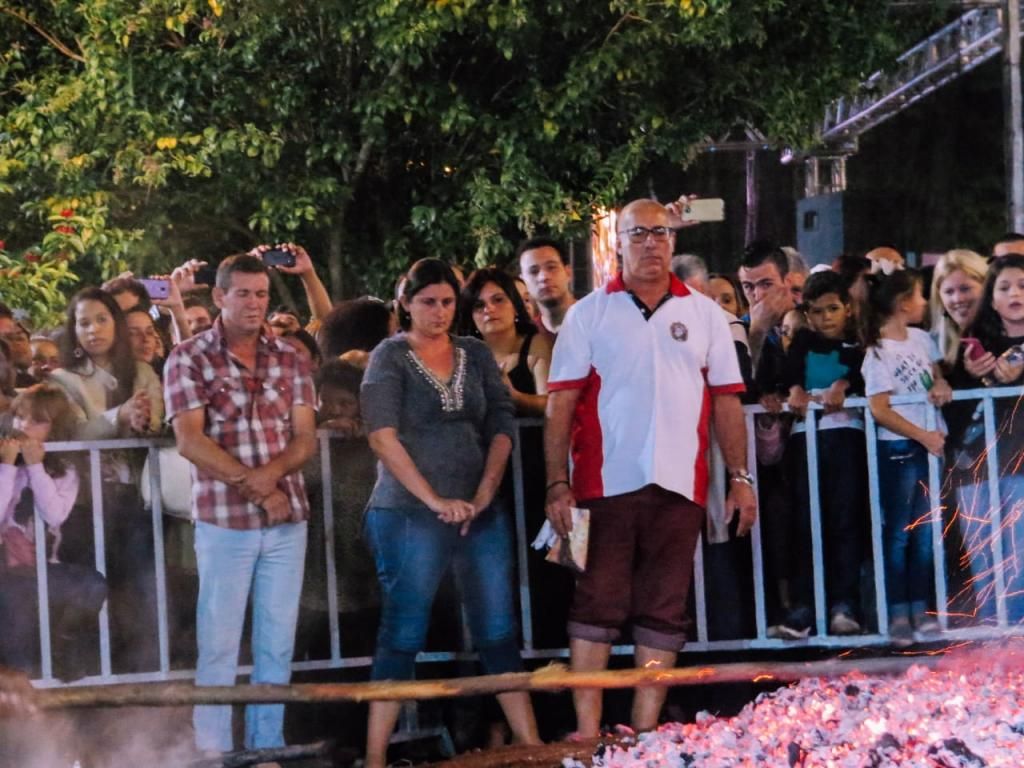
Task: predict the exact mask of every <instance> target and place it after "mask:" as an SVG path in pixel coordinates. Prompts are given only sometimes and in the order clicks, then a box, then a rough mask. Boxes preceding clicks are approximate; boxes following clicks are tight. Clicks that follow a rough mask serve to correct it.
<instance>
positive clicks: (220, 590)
mask: <svg viewBox="0 0 1024 768" xmlns="http://www.w3.org/2000/svg"><path fill="white" fill-rule="evenodd" d="M269 298H270V279H269V275H268V274H267V268H266V266H265V265H264V264H263V261H262V260H261V259H260V258H259V257H258V256H256V255H249V254H246V255H238V256H231V257H229V258H227V259H225V260H224V261H223V262H222V263H221V265H220V267H219V268H218V270H217V281H216V286H215V287H214V289H213V299H214V302H215V303H216V304H217V306H218V307H220V310H221V313H220V317H219V318H218V319H217V321H216V322H215V323H214V325H213V327H212V328H210V329H209V330H207V331H204V332H202V333H200V334H198V335H197V336H194V337H193V338H191V339H189V340H187V341H185V342H184V343H182V344H180V345H179V346H177V347H176V348H175V349H174V350H173V351H172V352H171V355H170V356H169V357H168V359H167V364H166V366H165V368H164V378H165V387H164V396H165V400H166V403H167V414H168V417H169V418H170V419H172V421H173V424H174V434H175V437H176V438H177V444H178V451H179V452H180V453H181V455H182V456H184V457H185V458H186V459H188V460H189V461H191V462H192V480H193V486H192V514H193V518H194V519H195V521H196V559H197V562H198V566H199V603H198V606H197V621H196V624H197V638H198V644H199V661H198V664H197V665H196V685H233V684H234V682H235V677H236V674H237V667H238V650H239V644H240V642H241V635H242V625H243V623H244V620H245V609H246V604H247V601H248V599H249V590H250V585H251V587H252V603H253V621H252V646H253V648H252V657H253V672H252V682H254V683H287V682H288V681H289V679H290V676H291V661H292V652H293V649H294V645H295V624H296V620H297V618H298V608H299V592H300V590H301V588H302V574H303V568H304V562H305V556H306V520H307V518H308V517H309V503H308V501H307V499H306V491H305V488H304V486H303V483H302V475H301V472H300V469H301V467H302V465H303V464H304V463H305V462H306V460H307V459H308V458H309V457H310V456H312V455H313V452H314V451H315V450H316V420H315V415H314V410H313V409H314V405H315V395H314V392H313V383H312V378H311V376H310V371H309V366H308V363H307V362H306V361H305V360H304V359H303V358H302V357H301V356H300V355H299V354H298V353H297V352H296V351H295V349H294V347H292V346H290V345H288V344H286V343H284V342H281V341H279V340H278V339H277V338H275V337H274V336H273V334H271V333H270V332H269V331H268V329H267V327H266V325H265V323H264V319H265V317H266V313H267V306H268V303H269ZM245 721H246V722H245V746H246V748H248V749H260V748H268V747H279V746H283V745H284V732H283V722H284V706H283V705H280V704H274V705H258V706H250V707H248V708H247V710H246V718H245ZM193 725H194V726H195V737H196V746H197V748H198V749H200V750H202V751H203V752H211V753H212V752H229V751H231V749H232V747H233V744H232V738H231V708H230V707H227V706H215V707H213V706H203V707H196V708H195V712H194V714H193Z"/></svg>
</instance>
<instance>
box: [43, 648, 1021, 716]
mask: <svg viewBox="0 0 1024 768" xmlns="http://www.w3.org/2000/svg"><path fill="white" fill-rule="evenodd" d="M913 664H919V665H922V666H925V667H929V668H949V667H950V666H963V665H980V666H989V667H990V666H993V665H996V664H998V665H1000V666H1003V667H1007V668H1010V667H1013V668H1018V669H1019V668H1022V667H1024V657H1022V656H1021V655H1020V654H1019V653H1015V652H1011V650H1010V649H1009V648H1003V649H1001V652H1000V653H991V652H988V653H984V652H977V653H974V654H969V655H967V654H963V655H960V654H958V655H956V656H950V655H945V654H932V655H920V656H915V655H904V656H898V657H887V658H874V659H830V660H826V661H811V662H767V663H736V664H719V665H714V666H707V665H705V666H695V667H678V668H672V669H622V670H609V671H602V672H586V673H584V672H569V671H568V670H567V669H566V668H565V667H564V666H563V665H550V666H547V667H542V668H540V669H538V670H535V671H534V672H519V673H511V674H504V675H490V676H480V677H464V678H452V679H445V680H415V681H403V682H395V681H382V682H372V683H294V684H291V685H265V684H263V685H234V686H210V687H197V686H195V685H193V684H191V683H178V682H172V683H140V684H119V685H98V686H81V687H69V688H56V689H42V690H36V691H35V694H34V695H33V697H32V702H31V703H32V706H35V707H36V708H38V709H43V710H46V709H68V708H81V707H138V706H150V707H170V706H174V707H179V706H193V705H197V704H268V703H312V702H338V701H350V702H365V701H405V700H415V699H444V698H455V697H461V696H480V695H487V694H494V693H502V692H505V691H532V692H545V691H546V692H555V691H562V690H566V689H572V688H589V689H605V688H635V687H638V686H667V687H674V686H693V685H707V684H712V683H750V682H753V683H772V682H778V683H788V682H794V681H796V680H801V679H803V678H807V677H836V676H839V675H843V674H848V673H851V672H857V671H859V672H862V673H864V674H866V675H898V674H902V673H903V672H905V671H906V670H907V669H908V668H909V667H910V666H911V665H913Z"/></svg>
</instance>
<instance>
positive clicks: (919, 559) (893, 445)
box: [878, 440, 935, 618]
mask: <svg viewBox="0 0 1024 768" xmlns="http://www.w3.org/2000/svg"><path fill="white" fill-rule="evenodd" d="M878 491H879V496H880V498H881V505H882V551H883V553H884V555H885V594H886V598H887V600H888V603H889V616H890V617H891V618H899V617H907V616H909V614H910V613H911V611H913V613H915V614H919V613H922V612H923V611H924V610H925V609H926V608H927V604H928V599H929V597H930V596H931V585H932V574H933V571H934V567H935V566H934V561H933V559H932V526H931V519H930V515H929V514H928V513H929V510H930V509H931V506H932V504H931V500H930V498H929V495H928V452H927V451H926V450H925V448H924V446H923V445H921V444H920V443H919V442H917V441H916V440H879V441H878Z"/></svg>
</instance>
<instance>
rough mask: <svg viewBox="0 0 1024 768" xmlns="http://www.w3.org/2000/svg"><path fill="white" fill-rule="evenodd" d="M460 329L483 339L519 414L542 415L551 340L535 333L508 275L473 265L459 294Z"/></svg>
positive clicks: (546, 388) (533, 326)
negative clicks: (502, 375)
mask: <svg viewBox="0 0 1024 768" xmlns="http://www.w3.org/2000/svg"><path fill="white" fill-rule="evenodd" d="M459 309H460V310H461V311H460V315H461V317H462V333H463V335H465V336H476V337H478V338H481V339H483V340H484V342H485V343H486V344H487V346H488V347H489V348H490V350H491V353H492V354H493V355H494V360H495V362H497V363H498V367H499V368H500V369H501V370H502V372H503V373H504V374H505V378H506V382H505V383H506V384H507V385H508V388H509V394H511V395H512V402H513V403H515V406H516V412H517V413H518V414H519V415H521V416H543V415H544V408H545V407H546V405H547V392H548V369H549V367H550V365H551V344H550V342H548V341H547V339H545V338H544V337H543V336H540V335H538V334H537V327H536V326H535V325H534V324H533V321H532V320H530V315H529V314H528V312H527V310H526V305H525V304H524V303H523V299H522V297H521V296H520V295H519V291H517V290H516V284H515V281H514V280H513V278H512V276H511V275H509V274H507V273H505V272H502V271H501V270H500V269H496V268H494V267H487V268H485V269H478V270H476V271H475V272H474V273H473V274H471V275H470V276H469V278H468V279H467V280H466V285H465V286H464V287H463V289H462V296H461V298H460V307H459Z"/></svg>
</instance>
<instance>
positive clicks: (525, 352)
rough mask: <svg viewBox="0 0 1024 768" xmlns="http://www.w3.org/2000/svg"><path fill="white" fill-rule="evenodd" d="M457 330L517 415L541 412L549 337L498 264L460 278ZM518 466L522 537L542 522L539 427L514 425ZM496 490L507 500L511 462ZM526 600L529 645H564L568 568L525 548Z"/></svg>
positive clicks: (569, 588)
mask: <svg viewBox="0 0 1024 768" xmlns="http://www.w3.org/2000/svg"><path fill="white" fill-rule="evenodd" d="M459 309H460V315H461V317H462V332H463V333H464V334H465V335H467V336H478V337H480V338H482V339H483V340H484V342H485V343H486V344H487V346H488V347H489V348H490V350H491V353H492V354H493V355H494V359H495V361H496V362H497V363H498V367H499V368H501V370H502V372H503V373H504V374H505V384H506V386H507V387H508V389H509V393H510V394H511V395H512V400H513V402H514V403H515V405H516V411H517V413H518V414H519V415H520V416H543V415H544V408H545V406H546V405H547V389H548V386H547V385H548V368H549V366H550V364H551V343H550V342H549V341H548V340H547V339H546V338H545V337H544V336H542V335H540V334H538V333H537V330H536V326H534V324H533V322H532V321H531V320H530V316H529V314H528V312H527V309H526V305H525V304H524V303H523V300H522V297H521V296H520V295H519V292H518V291H517V290H516V286H515V281H514V279H513V278H512V277H510V276H509V275H507V274H506V273H505V272H502V271H501V270H499V269H495V268H493V267H488V268H485V269H478V270H477V271H475V272H474V273H473V274H471V275H470V276H469V278H468V279H467V280H466V285H465V286H464V287H463V289H462V295H461V298H460V307H459ZM519 445H520V456H521V457H522V467H523V508H524V510H525V516H524V517H525V526H526V536H527V540H529V539H530V538H532V537H533V536H535V535H536V534H537V532H538V531H539V530H540V528H541V526H542V525H543V524H544V520H545V516H544V432H543V430H542V428H541V427H522V428H520V430H519ZM500 495H501V496H503V497H504V499H505V501H506V503H507V504H509V505H510V506H511V505H512V504H513V501H514V496H513V493H512V471H511V462H510V463H509V470H508V471H507V472H506V473H505V480H504V483H503V484H502V489H501V493H500ZM530 556H531V560H530V568H529V573H530V600H531V611H530V614H531V616H532V617H533V621H532V625H533V645H534V647H537V648H564V647H565V645H566V644H567V643H568V641H569V638H568V635H567V634H566V625H565V618H566V616H568V613H569V604H570V602H571V600H572V591H573V579H572V576H571V574H570V573H569V572H568V571H565V570H563V569H561V568H555V567H552V566H550V565H545V564H544V563H543V562H542V560H543V555H541V554H539V553H536V552H534V551H533V550H530Z"/></svg>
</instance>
